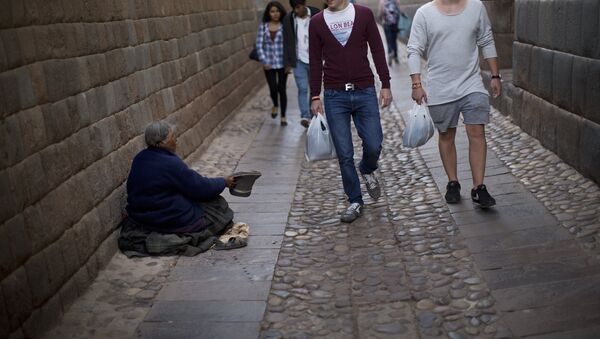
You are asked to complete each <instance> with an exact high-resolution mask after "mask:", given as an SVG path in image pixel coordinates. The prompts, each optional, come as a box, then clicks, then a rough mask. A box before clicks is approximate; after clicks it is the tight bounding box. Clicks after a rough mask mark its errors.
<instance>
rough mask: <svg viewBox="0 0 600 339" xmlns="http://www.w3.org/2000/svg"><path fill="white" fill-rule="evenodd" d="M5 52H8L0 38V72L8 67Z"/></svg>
mask: <svg viewBox="0 0 600 339" xmlns="http://www.w3.org/2000/svg"><path fill="white" fill-rule="evenodd" d="M7 54H8V52H7V51H6V49H5V48H4V42H3V41H2V39H1V38H0V72H2V71H4V70H6V69H8V68H9V66H8V58H7V57H6V55H7Z"/></svg>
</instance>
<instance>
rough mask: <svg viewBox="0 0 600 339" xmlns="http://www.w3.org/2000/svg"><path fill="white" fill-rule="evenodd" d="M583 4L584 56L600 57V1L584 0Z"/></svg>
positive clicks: (582, 36) (582, 42)
mask: <svg viewBox="0 0 600 339" xmlns="http://www.w3.org/2000/svg"><path fill="white" fill-rule="evenodd" d="M581 5H582V10H581V12H582V16H581V37H580V38H581V40H582V41H581V45H582V49H583V50H582V56H585V57H588V58H593V59H600V38H599V37H600V1H594V0H584V1H581ZM574 38H575V37H574ZM596 79H597V78H596Z"/></svg>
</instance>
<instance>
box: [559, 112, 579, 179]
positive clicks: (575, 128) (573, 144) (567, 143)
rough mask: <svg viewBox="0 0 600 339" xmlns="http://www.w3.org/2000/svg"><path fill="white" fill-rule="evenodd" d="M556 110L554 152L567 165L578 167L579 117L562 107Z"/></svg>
mask: <svg viewBox="0 0 600 339" xmlns="http://www.w3.org/2000/svg"><path fill="white" fill-rule="evenodd" d="M556 112H557V122H556V125H557V126H558V127H557V129H556V130H557V136H556V139H557V140H558V142H557V145H556V146H557V147H556V150H557V152H556V154H557V155H558V156H559V157H560V158H561V159H563V160H564V161H565V162H566V163H568V164H569V165H571V166H573V167H575V168H579V164H580V159H579V154H580V150H579V147H580V141H579V140H580V135H581V121H582V119H581V117H578V116H576V115H574V114H572V113H570V112H567V111H565V110H562V109H558V110H556Z"/></svg>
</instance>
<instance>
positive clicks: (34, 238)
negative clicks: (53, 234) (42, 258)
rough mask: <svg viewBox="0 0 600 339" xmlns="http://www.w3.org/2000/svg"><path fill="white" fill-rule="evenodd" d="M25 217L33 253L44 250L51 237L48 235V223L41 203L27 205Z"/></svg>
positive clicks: (24, 212)
mask: <svg viewBox="0 0 600 339" xmlns="http://www.w3.org/2000/svg"><path fill="white" fill-rule="evenodd" d="M23 218H24V219H25V230H26V231H27V235H28V237H29V239H30V241H31V251H32V253H37V252H39V251H42V250H43V249H44V248H45V247H46V246H47V245H48V244H49V243H50V239H49V238H48V237H47V236H46V232H47V230H46V223H45V218H44V215H43V214H42V208H41V207H40V204H35V205H32V206H29V207H27V208H26V209H25V210H24V211H23Z"/></svg>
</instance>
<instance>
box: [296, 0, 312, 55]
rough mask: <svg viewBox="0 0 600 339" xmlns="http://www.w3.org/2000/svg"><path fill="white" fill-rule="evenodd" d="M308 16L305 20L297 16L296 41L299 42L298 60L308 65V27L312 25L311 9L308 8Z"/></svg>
mask: <svg viewBox="0 0 600 339" xmlns="http://www.w3.org/2000/svg"><path fill="white" fill-rule="evenodd" d="M306 10H307V11H308V14H307V15H306V16H305V17H304V18H300V17H298V16H296V41H298V44H297V46H298V59H299V60H300V61H302V62H303V63H305V64H307V63H308V25H309V24H310V8H308V7H306Z"/></svg>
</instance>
